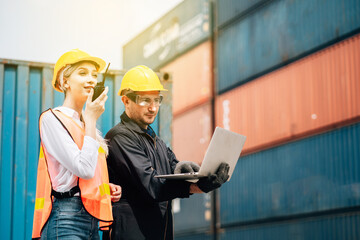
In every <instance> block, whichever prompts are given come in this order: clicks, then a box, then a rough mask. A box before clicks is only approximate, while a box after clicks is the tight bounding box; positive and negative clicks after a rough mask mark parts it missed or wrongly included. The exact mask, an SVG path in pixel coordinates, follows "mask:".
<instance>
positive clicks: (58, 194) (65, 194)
mask: <svg viewBox="0 0 360 240" xmlns="http://www.w3.org/2000/svg"><path fill="white" fill-rule="evenodd" d="M78 192H80V188H79V186H75V187H73V188H72V189H70V190H69V191H68V192H57V191H55V190H54V189H52V190H51V195H53V196H54V197H56V198H57V199H62V198H71V197H73V196H74V195H75V194H76V193H78Z"/></svg>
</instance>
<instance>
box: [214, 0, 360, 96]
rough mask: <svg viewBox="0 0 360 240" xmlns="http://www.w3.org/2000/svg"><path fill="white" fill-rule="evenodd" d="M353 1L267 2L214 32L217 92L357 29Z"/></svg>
mask: <svg viewBox="0 0 360 240" xmlns="http://www.w3.org/2000/svg"><path fill="white" fill-rule="evenodd" d="M359 12H360V1H358V0H344V1H338V0H327V1H323V0H308V1H303V0H282V1H279V0H278V1H272V2H271V3H270V4H267V5H265V6H264V7H263V8H260V9H259V10H258V11H256V12H254V13H253V14H251V15H249V16H247V17H245V18H243V19H240V21H238V22H237V23H235V24H232V25H231V26H230V27H228V28H226V29H224V30H222V31H219V35H218V39H217V44H216V45H217V47H216V48H217V50H216V51H217V52H216V55H217V59H216V60H217V70H218V73H217V83H216V84H217V92H218V93H222V92H224V91H226V90H229V89H231V88H233V87H235V86H237V85H239V84H242V83H244V82H246V81H248V80H251V79H253V78H255V77H257V76H259V75H262V74H264V73H266V72H268V71H271V70H274V69H275V68H278V67H280V66H282V65H284V64H285V63H289V62H290V61H293V60H294V59H296V58H299V57H300V56H303V55H304V54H308V53H310V52H311V51H314V50H316V49H318V48H320V47H323V46H325V45H326V44H329V43H331V42H335V41H339V40H340V39H341V38H342V37H343V36H345V35H347V34H350V33H351V32H353V31H359V30H360V14H358V13H359Z"/></svg>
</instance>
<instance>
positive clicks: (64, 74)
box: [58, 61, 109, 155]
mask: <svg viewBox="0 0 360 240" xmlns="http://www.w3.org/2000/svg"><path fill="white" fill-rule="evenodd" d="M88 62H89V63H92V64H94V65H95V67H97V65H96V64H95V63H94V62H91V61H88ZM82 63H84V61H82V62H77V63H74V64H70V65H66V66H65V67H64V68H63V69H62V70H60V72H59V74H58V76H59V77H58V84H59V88H60V89H61V90H63V92H64V94H65V95H66V89H65V87H64V83H65V81H64V78H65V79H67V78H69V77H70V75H71V74H72V73H73V72H74V71H75V70H76V69H77V68H78V67H79V66H80V65H81V64H82ZM82 115H83V113H82ZM81 119H82V118H81ZM96 141H97V142H98V143H99V144H100V146H101V147H102V148H103V149H104V151H105V154H106V155H108V152H109V149H108V144H107V141H106V140H105V139H104V138H103V137H102V133H101V131H100V130H99V129H97V128H96Z"/></svg>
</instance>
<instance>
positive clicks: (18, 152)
mask: <svg viewBox="0 0 360 240" xmlns="http://www.w3.org/2000/svg"><path fill="white" fill-rule="evenodd" d="M53 67H54V66H53V65H52V64H46V63H36V62H26V61H15V60H9V59H0V133H1V135H0V136H1V137H0V204H1V210H0V223H1V225H0V232H1V239H6V240H10V239H30V238H31V234H32V222H33V214H34V208H35V193H36V174H37V164H38V156H39V149H40V136H39V116H40V113H41V112H42V111H45V110H47V109H49V108H53V107H56V106H60V105H62V103H63V100H64V94H63V93H60V92H57V91H55V90H54V89H53V87H52V86H51V80H52V75H53ZM123 75H124V71H114V70H109V75H107V77H106V82H105V86H109V88H110V91H109V92H108V100H107V101H106V104H105V109H106V110H105V112H104V113H103V114H102V115H101V117H100V118H99V120H98V121H97V127H98V129H99V130H101V131H102V132H103V135H105V133H106V132H107V131H108V130H109V129H110V128H112V127H113V126H114V125H115V124H117V123H118V122H119V121H120V115H121V114H122V112H123V109H124V107H123V104H122V102H121V99H120V96H118V95H117V90H118V89H119V88H120V84H121V80H122V77H123ZM159 76H160V79H164V78H163V74H159ZM101 80H102V76H101V74H100V75H99V81H101ZM163 84H164V85H169V83H168V82H163ZM170 88H171V85H170ZM168 105H169V102H168V101H167V100H166V101H164V104H163V106H164V107H165V108H166V107H168ZM162 116H163V119H159V118H158V119H159V120H158V121H159V122H162V124H161V125H162V128H163V132H164V133H166V134H168V132H169V131H170V129H166V126H169V123H168V121H169V119H171V117H169V116H171V113H169V114H167V113H166V112H165V113H164V114H162ZM153 128H154V130H155V131H156V132H157V133H159V134H160V136H162V134H161V132H160V130H159V129H158V126H157V122H155V124H154V125H153ZM165 137H166V135H165Z"/></svg>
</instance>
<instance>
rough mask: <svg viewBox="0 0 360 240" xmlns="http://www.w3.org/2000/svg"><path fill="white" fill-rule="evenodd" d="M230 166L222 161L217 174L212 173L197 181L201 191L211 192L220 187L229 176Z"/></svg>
mask: <svg viewBox="0 0 360 240" xmlns="http://www.w3.org/2000/svg"><path fill="white" fill-rule="evenodd" d="M229 169H230V166H229V164H227V163H221V164H220V166H219V168H218V170H217V171H216V173H215V174H210V175H209V176H207V177H204V178H200V179H199V181H198V182H197V183H196V184H197V185H198V187H199V188H200V190H201V191H203V192H206V193H208V192H210V191H212V190H214V189H216V188H219V187H220V186H221V185H222V184H223V183H225V182H226V181H227V180H228V178H229Z"/></svg>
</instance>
